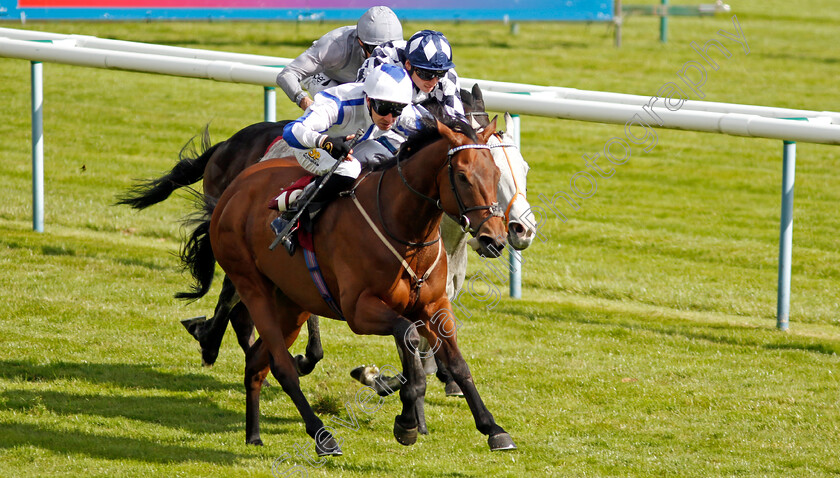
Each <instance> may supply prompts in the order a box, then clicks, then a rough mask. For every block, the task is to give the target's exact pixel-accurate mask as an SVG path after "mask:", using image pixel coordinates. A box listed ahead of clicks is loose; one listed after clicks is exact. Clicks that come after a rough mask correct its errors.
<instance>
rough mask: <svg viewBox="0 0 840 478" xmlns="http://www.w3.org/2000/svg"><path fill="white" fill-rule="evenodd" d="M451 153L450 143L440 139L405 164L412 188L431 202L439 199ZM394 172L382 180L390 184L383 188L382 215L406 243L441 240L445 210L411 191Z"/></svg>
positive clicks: (405, 174) (402, 165) (406, 177)
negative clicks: (439, 233)
mask: <svg viewBox="0 0 840 478" xmlns="http://www.w3.org/2000/svg"><path fill="white" fill-rule="evenodd" d="M448 150H449V145H448V143H447V142H446V141H443V140H440V141H436V142H435V143H432V144H431V145H429V146H426V147H425V148H423V149H421V150H420V151H418V152H417V153H415V154H414V155H413V156H411V157H410V158H408V160H404V161H402V163H401V166H400V167H401V169H402V176H403V178H405V181H407V182H408V184H409V185H410V186H411V188H413V189H414V190H416V191H417V192H419V193H421V194H423V195H425V196H426V197H428V198H430V199H432V200H435V201H437V200H438V199H440V192H439V187H440V180H441V178H442V176H440V175H441V174H444V173H445V172H446V169H445V164H446V159H447V152H448ZM394 169H395V171H393V172H392V174H388V175H387V176H386V177H385V179H383V181H385V182H386V183H387V184H385V185H384V186H383V193H384V194H383V197H382V203H383V204H382V206H383V215H384V216H385V220H386V222H387V223H388V225H389V227H391V228H392V229H393V230H394V232H395V234H396V235H397V236H398V237H400V238H401V239H404V240H407V241H415V242H425V241H427V240H429V239H430V238H431V239H434V238H436V237H438V230H439V226H440V220H441V217H442V215H443V211H441V209H440V208H439V207H437V205H436V204H433V203H432V202H430V201H429V200H428V199H424V198H423V197H421V196H420V195H418V194H415V193H414V192H412V191H410V190H409V189H408V187H406V185H405V184H403V180H402V179H401V178H400V175H399V171H397V170H396V169H397V168H394ZM439 176H440V177H439ZM389 216H390V217H389Z"/></svg>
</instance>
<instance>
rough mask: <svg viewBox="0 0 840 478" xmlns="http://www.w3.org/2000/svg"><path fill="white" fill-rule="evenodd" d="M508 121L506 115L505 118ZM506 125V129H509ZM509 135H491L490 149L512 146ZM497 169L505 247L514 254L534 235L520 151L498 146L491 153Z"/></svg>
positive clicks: (523, 163)
mask: <svg viewBox="0 0 840 478" xmlns="http://www.w3.org/2000/svg"><path fill="white" fill-rule="evenodd" d="M505 117H506V118H507V117H508V116H507V115H506V116H505ZM512 124H513V122H512V121H508V125H512ZM513 141H514V138H513V135H512V134H511V133H510V132H505V133H502V135H501V138H500V137H499V136H497V135H493V136H491V137H490V139H489V140H488V141H487V144H488V145H490V146H493V145H498V144H514V143H513ZM490 151H491V153H492V154H493V160H494V161H495V162H496V167H498V168H499V171H500V172H501V177H500V178H499V185H498V187H497V188H496V196H497V199H498V201H499V204H500V205H502V207H503V208H504V209H505V210H506V211H507V216H508V218H507V219H508V243H510V245H511V246H512V247H513V248H514V249H517V250H521V249H525V248H527V247H528V246H529V245H531V242H532V241H533V240H534V236H535V235H536V232H537V231H536V219H535V217H534V213H533V212H531V205H530V204H529V203H528V199H527V197H526V195H525V194H526V193H525V191H526V189H527V176H528V169H529V167H528V163H527V162H526V161H525V158H523V157H522V153H521V152H520V151H519V148H516V147H512V146H499V147H495V148H491V149H490Z"/></svg>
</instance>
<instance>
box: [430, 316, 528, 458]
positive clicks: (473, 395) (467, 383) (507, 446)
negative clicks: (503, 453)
mask: <svg viewBox="0 0 840 478" xmlns="http://www.w3.org/2000/svg"><path fill="white" fill-rule="evenodd" d="M447 305H448V304H447ZM429 325H430V327H432V326H433V327H435V330H432V329H430V328H429V329H427V328H421V329H420V333H422V334H423V335H424V336H425V337H426V338H427V339H428V340H429V343H430V344H432V348H433V349H434V350H435V356H436V357H438V358H439V359H440V360H441V362H443V365H445V366H446V368H447V369H448V370H449V372H450V373H451V374H452V377H453V378H454V379H455V382H456V383H457V384H458V385H459V386H460V387H461V390H462V391H463V393H464V398H465V399H466V400H467V404H468V405H469V407H470V411H471V412H472V414H473V418H474V419H475V426H476V428H477V429H478V431H480V432H481V433H483V434H484V435H488V439H487V443H488V444H489V445H490V449H491V450H494V451H495V450H512V449H515V448H516V445H514V443H513V440H512V439H511V437H510V435H509V434H508V433H507V432H506V431H505V430H504V429H503V428H502V427H501V426H499V425H498V424H497V423H496V420H495V419H494V418H493V415H492V414H491V413H490V411H489V410H488V409H487V406H486V405H484V401H483V400H482V399H481V396H480V395H479V394H478V389H477V388H476V386H475V383H474V382H473V378H472V375H471V374H470V369H469V366H467V362H466V361H465V360H464V357H463V356H462V355H461V351H460V350H459V349H458V343H457V341H456V339H455V323H454V321H453V320H452V318H451V317H450V316H448V315H447V316H445V317H442V318H439V320H438V321H437V323H436V324H429ZM438 331H440V333H438ZM449 331H451V333H449ZM444 334H448V335H449V336H448V337H447V336H445V335H444Z"/></svg>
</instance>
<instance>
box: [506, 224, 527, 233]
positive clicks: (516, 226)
mask: <svg viewBox="0 0 840 478" xmlns="http://www.w3.org/2000/svg"><path fill="white" fill-rule="evenodd" d="M508 229H510V230H511V231H513V233H514V234H516V235H517V236H520V235H522V233H524V232H525V228H524V227H523V226H522V224H519V223H518V222H511V223H510V224H508Z"/></svg>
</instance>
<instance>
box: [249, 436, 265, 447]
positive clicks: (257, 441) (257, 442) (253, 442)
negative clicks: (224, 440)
mask: <svg viewBox="0 0 840 478" xmlns="http://www.w3.org/2000/svg"><path fill="white" fill-rule="evenodd" d="M245 444H246V445H256V446H263V442H262V440H260V439H259V438H256V439H255V438H252V439H250V440H245Z"/></svg>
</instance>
